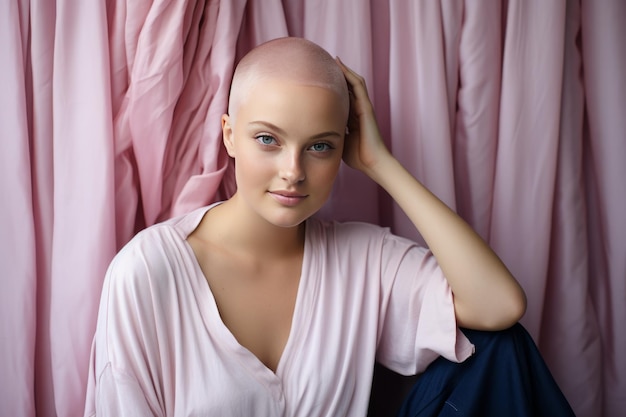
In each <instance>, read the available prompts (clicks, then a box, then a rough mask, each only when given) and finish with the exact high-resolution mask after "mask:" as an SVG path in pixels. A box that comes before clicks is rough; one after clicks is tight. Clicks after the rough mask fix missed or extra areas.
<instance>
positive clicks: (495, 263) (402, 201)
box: [338, 59, 526, 330]
mask: <svg viewBox="0 0 626 417" xmlns="http://www.w3.org/2000/svg"><path fill="white" fill-rule="evenodd" d="M338 63H339V65H340V66H341V68H342V70H343V72H344V75H345V77H346V80H347V81H348V85H349V87H350V96H351V97H350V98H351V119H350V122H349V125H348V128H349V134H348V136H347V138H346V145H345V146H346V148H345V150H344V160H345V162H346V163H347V164H348V165H349V166H351V167H352V168H355V169H358V170H360V171H362V172H364V173H365V174H366V175H368V176H369V177H370V178H371V179H372V180H374V181H376V182H377V183H378V184H379V185H380V186H381V187H382V188H384V189H385V190H386V191H387V192H388V193H389V195H391V197H392V198H393V199H394V200H395V201H396V203H397V204H398V205H399V206H400V207H401V208H402V210H403V211H404V212H405V213H406V214H407V216H408V217H409V219H411V221H412V222H413V224H414V225H415V227H416V228H417V230H418V231H419V232H420V234H421V235H422V237H423V238H424V240H425V241H426V243H427V244H428V247H429V248H430V250H431V251H432V252H433V254H434V256H435V258H436V259H437V262H438V263H439V265H440V267H441V269H442V271H443V273H444V275H445V276H446V279H447V280H448V283H449V284H450V288H451V289H452V293H453V295H454V308H455V313H456V318H457V323H458V325H459V326H462V327H467V328H472V329H478V330H499V329H504V328H507V327H510V326H511V325H513V324H514V323H515V322H517V321H518V320H519V319H520V318H521V317H522V316H523V315H524V312H525V311H526V296H525V294H524V291H523V290H522V288H521V287H520V285H519V284H518V282H517V281H516V280H515V278H514V277H513V276H512V275H511V273H510V272H509V270H508V269H507V268H506V266H505V265H504V264H503V263H502V261H501V260H500V258H498V256H497V255H496V254H495V253H494V251H493V250H492V249H491V248H490V247H489V246H488V245H487V244H486V243H485V241H484V240H483V239H482V238H481V237H480V236H479V235H478V234H477V233H476V232H475V231H474V230H473V229H472V228H471V227H470V226H469V225H468V224H467V223H466V222H465V221H464V220H463V219H461V218H460V217H459V216H458V215H457V214H456V213H455V212H454V211H452V210H451V209H450V208H449V207H448V206H446V205H445V204H444V203H443V202H442V201H441V200H439V199H438V198H437V197H436V196H435V195H434V194H432V193H431V192H430V191H429V190H428V189H427V188H426V187H424V186H423V185H422V184H421V183H420V182H419V181H418V180H417V179H416V178H414V177H413V176H412V175H411V174H410V173H409V172H408V171H407V170H406V169H405V168H404V167H403V166H402V165H401V164H400V162H399V161H398V160H397V159H396V158H395V157H394V156H393V155H392V154H391V153H390V152H389V150H388V149H387V147H386V146H385V144H384V142H383V140H382V138H381V136H380V132H379V130H378V125H377V123H376V118H375V115H374V111H373V108H372V104H371V102H370V99H369V97H368V93H367V88H366V85H365V81H364V80H363V78H362V77H361V76H359V75H358V74H357V73H355V72H354V71H352V70H351V69H350V68H348V67H346V66H345V65H344V64H343V63H342V62H341V61H340V60H339V59H338Z"/></svg>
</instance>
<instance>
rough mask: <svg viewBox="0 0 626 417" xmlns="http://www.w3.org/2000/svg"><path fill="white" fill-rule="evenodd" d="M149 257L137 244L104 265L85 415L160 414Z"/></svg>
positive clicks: (156, 341)
mask: <svg viewBox="0 0 626 417" xmlns="http://www.w3.org/2000/svg"><path fill="white" fill-rule="evenodd" d="M149 256H150V252H149V250H148V251H147V250H145V248H143V247H142V245H141V242H137V243H135V244H134V245H132V246H130V247H127V248H124V249H123V250H122V251H121V252H120V253H119V254H118V255H117V256H116V258H115V259H114V260H113V262H112V263H111V265H110V266H109V269H108V271H107V274H106V277H105V280H104V286H103V290H102V296H101V300H100V307H99V311H98V321H97V325H96V333H95V335H94V340H93V345H92V351H91V360H90V369H89V380H88V386H87V401H86V404H85V413H84V414H85V416H94V415H95V416H98V417H107V416H122V417H124V416H158V415H162V412H161V407H160V403H161V402H162V398H160V396H159V393H158V390H159V387H160V382H159V380H160V379H161V378H160V374H161V372H160V369H159V368H160V358H159V356H160V353H159V347H158V338H157V334H156V333H157V328H156V327H157V324H156V323H155V320H156V318H155V311H156V309H155V306H154V296H153V288H152V286H153V285H152V283H151V276H150V272H149V271H148V268H147V267H146V265H148V264H149V263H150V262H148V259H147V258H148V257H149Z"/></svg>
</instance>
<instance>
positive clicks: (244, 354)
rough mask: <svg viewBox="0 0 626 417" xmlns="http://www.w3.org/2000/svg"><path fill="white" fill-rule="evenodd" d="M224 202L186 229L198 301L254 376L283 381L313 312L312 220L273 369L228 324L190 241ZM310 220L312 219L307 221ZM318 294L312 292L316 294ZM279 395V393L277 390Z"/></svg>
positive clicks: (211, 326) (210, 326)
mask: <svg viewBox="0 0 626 417" xmlns="http://www.w3.org/2000/svg"><path fill="white" fill-rule="evenodd" d="M218 204H221V203H215V204H212V205H210V206H207V207H204V208H203V209H199V210H198V213H197V215H196V216H193V215H190V217H192V218H191V219H190V221H189V222H188V223H187V225H186V226H187V227H185V230H184V233H183V240H184V245H185V249H186V251H187V255H188V256H189V257H190V258H191V260H192V263H193V267H194V272H195V276H194V278H195V279H194V287H195V288H194V293H195V295H196V301H197V303H198V308H199V310H200V314H201V316H202V320H203V321H204V325H205V328H206V330H207V332H208V333H209V334H211V333H212V332H218V333H219V335H220V336H221V337H220V340H222V341H224V342H225V343H226V345H227V346H226V347H227V348H228V349H230V350H231V351H232V352H233V353H235V354H236V356H237V359H238V361H239V362H240V364H241V365H242V366H243V367H244V368H245V369H247V370H248V371H249V372H251V373H252V374H253V376H254V377H256V378H259V376H260V375H263V376H264V379H265V380H266V382H267V383H268V384H269V385H275V384H279V385H282V381H283V378H284V376H285V375H286V374H288V372H289V364H290V363H291V362H292V359H291V358H292V356H293V355H294V354H295V353H297V351H298V348H297V346H294V345H295V344H297V343H298V341H300V340H302V337H300V334H302V332H306V329H305V327H306V326H307V321H306V320H302V319H301V318H303V317H307V316H308V315H309V314H308V312H307V311H306V310H310V308H311V302H310V301H311V300H310V298H311V297H310V296H305V294H304V292H305V291H307V287H308V286H309V276H310V275H311V274H310V273H309V272H310V270H311V263H312V255H313V254H312V249H313V245H311V242H310V233H311V231H310V227H309V226H310V224H307V225H306V227H305V237H304V252H303V256H302V266H301V270H300V279H299V282H298V289H297V291H296V300H295V304H294V309H293V314H292V317H291V326H290V329H289V335H288V337H287V341H286V343H285V346H284V347H283V351H282V352H281V354H280V358H279V360H278V364H277V366H276V371H273V370H272V369H270V368H269V367H267V366H266V365H265V364H264V363H263V361H261V360H260V359H259V358H258V357H257V356H256V355H255V354H254V353H253V352H252V351H250V350H249V349H248V348H246V347H245V346H243V345H242V344H241V343H239V341H238V340H237V338H236V337H235V335H234V334H233V333H232V332H231V330H230V329H229V328H228V326H226V324H225V323H224V321H223V320H222V317H221V315H220V312H219V309H218V306H217V301H216V300H215V297H214V295H213V292H212V291H211V287H210V286H209V282H208V280H207V278H206V276H205V275H204V272H203V271H202V268H201V267H200V262H199V261H198V258H197V257H196V254H195V252H194V250H193V248H192V246H191V245H190V244H189V242H188V241H187V238H188V237H189V235H190V234H191V233H192V232H193V231H194V230H195V229H196V228H197V227H198V225H199V224H200V222H201V221H202V219H203V218H204V216H205V215H206V213H207V212H208V211H209V210H211V209H212V208H213V207H215V206H217V205H218ZM307 222H308V221H307ZM313 295H314V294H311V296H313ZM276 395H279V393H278V392H277V393H276Z"/></svg>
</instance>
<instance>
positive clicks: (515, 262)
mask: <svg viewBox="0 0 626 417" xmlns="http://www.w3.org/2000/svg"><path fill="white" fill-rule="evenodd" d="M286 35H292V36H301V37H305V38H308V39H310V40H312V41H314V42H317V43H319V44H320V45H322V46H323V47H325V48H326V49H327V50H328V51H329V52H330V53H331V54H332V55H337V56H340V57H341V58H342V60H343V61H344V62H346V63H347V64H348V65H349V66H351V67H353V68H354V69H355V70H356V71H358V72H359V73H360V74H362V75H363V76H364V78H365V79H366V81H367V83H368V88H369V93H370V97H371V98H372V101H373V103H374V107H375V109H376V112H377V117H378V122H379V124H380V129H381V132H382V133H383V135H384V137H385V140H386V142H387V144H388V145H389V147H390V149H391V150H392V152H393V153H394V154H395V155H396V156H397V157H398V159H400V161H401V162H402V163H403V164H404V165H405V166H406V167H407V168H408V169H409V171H411V172H412V173H413V174H414V175H415V176H416V177H417V178H418V179H420V180H421V181H422V182H423V183H424V184H425V185H427V186H428V187H429V188H430V189H431V190H432V191H433V192H434V193H435V194H437V195H438V196H439V197H440V198H441V199H442V200H443V201H445V202H446V203H447V204H448V205H449V206H450V207H452V208H453V209H455V210H457V212H458V213H459V214H460V215H461V216H462V217H463V218H465V219H466V220H467V221H468V222H469V223H470V224H471V225H472V226H473V227H474V228H475V229H476V230H477V231H478V232H479V233H480V234H481V235H482V236H483V237H484V238H485V239H486V240H487V241H488V242H489V243H490V244H491V245H492V247H494V249H495V250H496V252H497V253H498V254H499V255H500V256H501V257H502V258H503V260H504V261H505V263H506V264H507V266H509V268H510V269H511V271H512V272H513V273H514V274H515V275H516V276H517V278H518V279H519V280H520V282H521V284H522V285H523V287H524V289H525V290H526V292H527V295H528V300H529V304H528V312H527V314H526V316H525V317H524V318H523V320H522V322H523V324H524V325H525V326H526V327H527V328H528V329H529V331H530V333H531V334H532V336H533V338H534V339H535V341H536V342H537V343H538V345H539V347H540V350H541V351H542V353H543V355H544V357H545V359H546V361H547V363H548V365H549V367H550V369H551V370H552V372H553V373H554V376H555V378H556V380H557V382H558V383H559V384H560V386H561V388H562V389H563V391H564V393H565V395H566V397H567V398H568V399H569V401H570V402H571V404H572V406H573V408H574V410H575V411H576V414H577V415H579V416H590V417H591V416H594V417H595V416H600V415H601V416H613V415H619V414H620V413H621V411H622V410H623V409H624V408H626V376H625V375H626V359H625V357H624V355H623V353H622V352H624V351H625V349H626V333H624V331H623V323H624V322H625V321H626V303H625V302H624V301H626V215H625V214H624V213H625V209H626V187H625V186H624V183H623V182H624V178H626V164H624V160H625V159H626V133H624V132H626V118H625V117H624V115H626V77H625V76H624V74H626V43H624V42H623V39H626V2H623V1H621V0H606V1H602V2H597V1H595V2H594V1H591V0H560V1H553V2H544V3H539V2H526V1H522V0H516V1H513V0H510V1H502V0H488V1H484V2H477V1H471V0H466V1H462V0H456V1H439V2H433V1H408V0H407V1H399V2H379V1H369V2H364V1H362V0H345V1H341V2H336V1H332V0H323V1H306V0H292V1H291V0H290V1H281V0H270V1H264V2H263V4H262V5H261V4H260V2H255V1H246V0H231V1H224V0H181V1H174V0H137V1H136V0H126V1H114V0H110V1H107V2H99V3H98V2H84V1H81V0H56V1H50V0H30V1H29V0H13V1H8V2H1V3H0V56H1V57H2V60H3V62H4V63H5V65H3V66H2V68H1V69H0V75H1V76H0V87H1V91H2V92H3V94H2V95H1V96H0V190H2V193H3V196H2V197H3V198H2V201H1V202H0V271H1V275H0V277H1V279H2V288H3V291H0V338H1V339H2V342H0V415H15V416H35V415H37V416H77V415H82V408H83V405H84V393H85V381H86V378H87V365H88V358H89V352H90V345H91V337H92V334H93V330H94V327H95V320H96V312H97V307H98V303H99V297H100V290H101V285H102V280H103V277H104V272H105V270H106V268H107V266H108V263H109V261H110V260H111V258H112V257H113V256H114V254H115V253H116V251H117V250H119V249H120V248H121V247H122V246H123V245H124V244H125V243H126V242H127V241H128V240H129V239H130V238H131V237H132V236H133V235H134V234H135V233H136V232H138V231H139V230H141V229H143V228H145V227H147V226H150V225H151V224H154V223H156V222H159V221H162V220H164V219H167V218H170V217H172V216H176V215H179V214H182V213H184V212H188V211H190V210H192V209H194V208H196V207H199V206H202V205H206V204H208V203H211V202H213V201H216V200H221V199H224V198H227V197H228V196H230V195H231V194H232V193H233V191H234V189H235V184H234V179H233V167H232V161H231V160H230V158H229V157H228V156H227V154H226V153H225V151H224V149H223V147H222V144H221V125H220V117H221V115H222V114H223V113H224V112H225V111H226V106H227V97H228V89H229V85H230V80H231V76H232V71H233V68H234V65H235V64H236V62H237V61H238V59H239V58H241V56H243V55H244V54H245V53H246V52H247V51H249V50H250V49H251V48H253V47H254V46H256V45H258V44H259V43H261V42H264V41H266V40H269V39H273V38H276V37H281V36H286ZM285 65H288V63H285ZM320 215H321V216H322V217H325V218H329V219H337V220H363V221H369V222H373V223H378V224H381V225H384V226H389V227H391V228H392V230H393V231H394V232H396V233H398V234H400V235H404V236H407V237H410V238H413V239H415V240H417V241H420V242H422V239H421V237H420V236H419V233H418V232H417V231H415V230H414V228H413V226H412V225H411V223H410V222H409V220H408V219H407V218H406V216H405V215H404V214H403V213H402V212H401V211H400V209H399V208H398V207H397V206H396V205H395V203H393V201H392V200H391V199H390V198H389V197H388V196H387V195H386V194H385V193H383V192H381V190H380V189H379V188H378V187H377V186H376V185H375V184H373V183H372V182H371V181H369V180H368V179H367V178H365V177H364V176H363V175H362V174H360V173H357V172H355V171H353V170H350V169H349V168H346V167H345V166H343V167H342V168H341V170H340V174H339V177H338V179H337V182H336V185H335V188H334V190H333V192H332V195H331V198H330V201H329V202H328V203H327V205H326V206H325V207H324V208H323V209H322V212H321V213H320Z"/></svg>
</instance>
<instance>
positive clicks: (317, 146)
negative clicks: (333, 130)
mask: <svg viewBox="0 0 626 417" xmlns="http://www.w3.org/2000/svg"><path fill="white" fill-rule="evenodd" d="M254 139H255V140H256V141H257V143H259V144H260V145H262V146H279V143H278V140H276V138H275V137H274V136H272V135H269V134H267V133H262V134H259V135H256V136H255V137H254ZM333 149H335V146H334V145H333V144H331V143H328V142H315V143H313V144H312V145H310V146H309V147H308V148H307V150H310V151H313V152H316V153H324V152H329V151H331V150H333Z"/></svg>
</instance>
